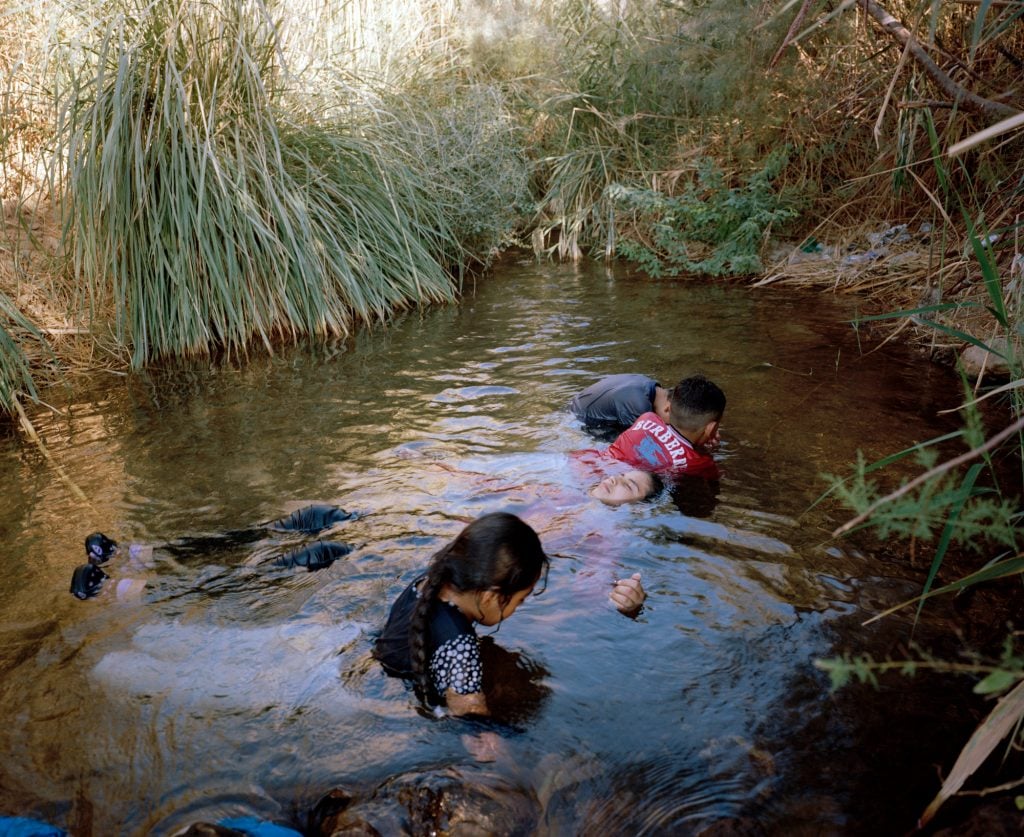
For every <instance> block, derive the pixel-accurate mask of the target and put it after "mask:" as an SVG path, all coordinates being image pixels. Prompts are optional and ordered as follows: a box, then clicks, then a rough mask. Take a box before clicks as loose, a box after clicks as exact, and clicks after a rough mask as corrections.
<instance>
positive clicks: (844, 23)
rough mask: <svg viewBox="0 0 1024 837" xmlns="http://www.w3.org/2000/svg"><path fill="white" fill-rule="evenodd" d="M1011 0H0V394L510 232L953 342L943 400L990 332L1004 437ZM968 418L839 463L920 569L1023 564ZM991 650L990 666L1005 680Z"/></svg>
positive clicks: (439, 290)
mask: <svg viewBox="0 0 1024 837" xmlns="http://www.w3.org/2000/svg"><path fill="white" fill-rule="evenodd" d="M1022 18H1024V9H1021V8H1020V7H1019V4H1015V3H1006V2H1000V0H978V2H971V0H916V1H915V0H888V2H883V3H875V2H873V0H789V1H788V2H784V0H777V1H776V2H766V1H765V0H692V1H690V0H681V2H664V0H660V1H659V0H623V2H603V0H555V2H539V0H538V1H537V2H528V0H521V2H515V0H494V2H484V0H461V1H460V0H435V1H434V2H423V3H420V4H409V3H407V2H400V0H378V2H372V3H371V2H369V0H349V2H323V3H317V2H299V3H289V4H284V3H277V2H269V3H259V2H246V0H217V2H214V3H199V2H194V0H173V2H163V3H151V4H147V3H145V2H141V0H111V2H103V3H100V2H84V1H83V0H79V2H60V3H46V4H43V3H37V4H33V3H27V4H13V3H7V4H6V8H4V9H3V10H2V12H0V173H2V180H0V198H2V199H3V220H4V235H3V239H2V241H0V252H2V258H0V410H2V411H3V412H4V413H5V414H8V415H17V416H20V418H21V420H22V422H23V426H24V427H26V428H27V429H28V430H31V424H30V423H29V420H28V418H27V417H26V415H25V412H24V405H25V404H26V403H28V402H30V401H34V400H37V399H39V395H40V393H41V392H42V389H43V387H44V386H49V385H52V384H55V383H60V382H67V381H69V380H71V379H72V378H73V375H74V373H75V372H76V371H78V370H82V369H88V370H93V369H96V368H109V369H112V370H115V371H123V370H126V369H130V368H140V367H144V366H147V365H150V364H153V363H157V362H160V361H162V360H165V359H169V358H175V357H181V356H196V355H199V356H203V355H214V354H216V355H222V354H226V355H228V356H230V357H244V355H246V353H248V352H250V351H267V350H273V347H274V346H275V345H276V344H279V343H281V342H283V341H292V340H298V339H305V338H321V339H333V338H341V337H345V336H347V335H349V334H351V333H352V331H353V330H354V329H356V328H359V327H361V326H363V325H366V324H373V323H379V322H383V321H386V320H387V318H388V316H389V314H390V313H391V312H393V311H395V310H398V309H402V308H406V307H409V306H415V305H420V304H425V303H444V302H454V301H456V300H457V299H458V298H459V296H460V294H462V293H463V292H465V291H466V290H467V287H468V285H469V283H471V282H474V281H478V277H479V276H480V275H481V274H484V278H483V279H482V281H486V276H485V274H486V268H487V266H488V265H489V264H490V262H491V260H492V259H494V258H495V256H496V255H497V254H498V253H500V252H501V251H502V250H503V249H505V248H508V247H512V246H526V247H532V248H533V250H534V251H535V252H536V253H537V254H538V256H539V257H542V258H555V259H568V260H578V259H586V258H607V259H611V258H625V259H629V260H631V261H633V262H635V263H636V264H638V265H639V266H640V267H642V268H643V269H644V270H645V271H646V272H647V273H649V274H650V275H651V276H652V277H655V278H657V277H661V276H694V277H700V278H701V279H703V280H706V279H707V278H714V279H719V278H720V279H723V280H724V279H738V280H741V281H746V282H750V283H752V284H757V285H760V286H768V285H773V284H785V285H801V286H805V287H814V288H820V289H821V290H822V291H825V292H842V293H856V294H859V295H860V296H861V297H862V298H863V299H864V305H865V308H867V309H869V310H870V311H871V312H873V313H875V314H878V315H879V317H878V319H875V320H872V321H871V327H872V328H873V329H879V330H881V331H880V333H881V334H882V335H883V336H885V337H893V336H898V338H899V339H902V340H909V341H911V342H915V343H917V344H919V345H920V346H921V347H922V348H924V349H926V350H927V351H928V352H929V353H930V354H931V355H932V356H933V357H939V358H942V359H946V360H953V359H954V358H956V357H958V356H959V355H960V354H961V352H962V351H963V350H964V349H965V348H971V349H974V350H977V351H978V352H980V362H979V363H978V364H976V366H975V367H974V375H975V376H976V378H975V379H972V380H971V381H970V382H968V391H969V395H968V396H967V398H968V399H972V398H975V397H977V396H979V395H980V394H981V393H980V392H979V391H978V390H977V384H978V383H980V380H981V373H980V367H991V366H993V365H996V364H998V365H999V366H1000V367H1001V374H1003V375H1004V376H1005V377H1006V378H1008V379H1009V380H1010V382H1011V383H1010V384H1009V385H1007V387H1006V388H1005V389H1004V391H1003V392H1002V393H1001V394H1000V395H997V396H995V397H1003V398H1007V399H1009V400H1008V401H1007V402H1005V412H1006V413H1007V414H1008V415H1009V416H1010V418H1009V419H1007V421H1006V422H1005V423H1004V424H1005V427H1007V428H1009V429H1010V432H1009V433H1008V437H1009V438H1010V439H1011V441H1012V440H1013V439H1020V438H1021V436H1020V434H1019V429H1020V428H1019V427H1016V429H1014V428H1015V425H1014V421H1015V417H1016V416H1019V415H1020V406H1021V405H1020V403H1019V392H1020V390H1019V388H1018V386H1017V385H1018V384H1019V382H1020V381H1021V380H1022V372H1024V370H1022V369H1021V364H1020V359H1019V348H1020V333H1021V322H1022V311H1021V306H1022V293H1024V256H1021V254H1020V248H1019V238H1020V235H1019V229H1018V227H1019V223H1020V222H1019V215H1020V212H1021V208H1022V201H1021V190H1022V188H1024V164H1022V160H1024V155H1022V153H1021V151H1022V148H1021V144H1022V141H1024V139H1022V138H1024V133H1022V132H1021V125H1020V120H1018V119H1017V118H1016V114H1017V113H1018V112H1019V111H1020V110H1021V109H1022V108H1024V25H1022ZM1003 120H1009V122H1007V123H1004V127H1003V128H1002V129H1000V130H999V131H998V132H994V133H993V135H992V136H990V137H989V138H987V139H984V140H975V139H972V137H975V136H976V135H977V133H978V132H979V131H983V130H985V129H988V128H992V127H993V126H994V125H996V124H997V123H1000V122H1001V121H1003ZM957 143H963V144H964V145H966V146H967V147H965V148H963V150H958V151H957V153H955V154H952V155H951V154H950V153H949V152H950V149H952V148H954V147H955V146H956V145H957ZM892 312H897V313H896V314H893V313H892ZM993 400H994V399H993ZM985 437H986V433H985V432H984V430H983V429H982V428H981V427H980V426H979V425H978V423H977V422H976V421H975V422H973V423H972V422H970V421H969V422H968V426H967V429H966V430H965V431H964V434H963V438H964V440H965V442H966V443H967V447H968V451H969V452H970V453H971V454H972V455H971V456H969V457H968V458H967V459H965V460H964V461H963V463H962V464H963V465H964V466H965V470H963V471H959V470H955V469H952V468H947V469H944V470H943V469H941V468H940V467H939V466H938V465H936V462H935V461H934V460H929V459H925V460H923V462H924V464H925V467H928V466H932V467H934V468H935V470H936V473H935V474H934V475H933V477H934V479H933V480H931V481H925V482H924V483H923V486H922V488H921V489H920V491H918V493H913V494H912V493H910V491H909V490H908V491H906V492H904V493H902V494H899V495H898V496H897V497H896V498H894V499H896V500H906V499H908V498H909V499H911V500H913V504H912V505H911V506H910V507H906V508H901V507H899V506H894V505H892V504H885V503H881V502H880V500H881V498H882V495H883V494H884V490H883V489H881V488H875V487H874V486H871V485H870V484H869V483H868V481H867V479H866V474H867V473H869V472H870V466H864V467H863V468H862V469H861V473H860V474H859V475H858V477H857V478H855V479H853V480H851V481H850V482H849V483H843V485H844V486H847V487H846V488H845V489H842V490H839V489H837V491H839V493H840V494H843V491H845V494H843V498H844V500H845V501H846V502H847V503H849V504H850V506H851V507H852V508H855V509H856V510H857V511H858V512H861V513H864V514H869V513H870V514H872V515H874V519H875V520H876V521H878V520H881V521H882V522H883V524H884V525H886V526H889V527H890V528H889V529H888V530H886V531H887V532H888V533H889V534H901V535H905V536H907V537H909V538H911V539H913V540H914V541H915V542H918V543H922V544H923V543H930V544H932V547H931V548H932V549H933V550H934V556H935V557H934V559H933V560H932V561H931V569H930V571H929V575H928V580H927V585H926V589H930V588H931V587H932V586H933V582H935V581H936V580H937V579H939V578H940V576H939V570H940V568H941V566H942V564H943V561H944V558H945V555H946V553H947V551H948V549H949V547H950V545H951V544H955V543H956V542H957V541H958V540H959V541H960V542H963V543H972V544H974V545H975V546H980V549H981V550H982V552H983V554H984V556H985V558H986V560H987V559H989V558H991V559H992V560H993V561H994V562H995V563H994V564H993V565H992V566H995V567H996V570H992V569H990V568H989V569H987V570H986V571H987V572H988V575H987V576H985V578H988V577H991V576H994V575H996V574H1002V575H1006V574H1010V573H1019V571H1020V567H1019V566H1018V564H1015V563H1012V562H1015V561H1018V560H1019V559H1018V558H1017V550H1018V538H1017V535H1016V527H1017V523H1018V518H1017V513H1016V505H1015V502H1016V501H1014V500H1010V499H1006V498H1013V497H1017V496H1018V495H1019V485H1016V484H1014V485H1006V483H1005V480H1003V482H1001V483H1000V482H998V481H997V480H996V478H995V477H994V476H993V475H992V473H990V472H994V471H995V469H994V468H992V467H991V466H992V464H993V463H992V461H991V454H992V451H991V449H990V448H986V447H985V445H986V441H985ZM990 439H991V437H990ZM926 447H927V446H922V448H921V449H916V450H914V451H913V453H915V454H920V453H922V450H925V448H926ZM1018 453H1019V452H1018ZM923 455H924V456H926V457H927V452H926V451H925V453H924V454H923ZM1014 455H1016V454H1014ZM1004 459H1005V457H1004ZM979 463H980V464H979ZM958 464H960V463H958ZM986 465H987V466H989V467H988V470H987V471H984V472H983V468H984V466H986ZM983 486H984V487H983ZM993 488H996V489H998V491H997V492H996V493H995V494H993V493H992V489H993ZM897 490H899V489H897ZM993 498H994V499H993ZM880 509H882V510H883V511H886V512H887V513H888V517H883V518H879V517H878V512H879V510H880ZM922 509H924V510H925V512H922ZM901 515H902V516H901ZM894 521H897V522H894ZM986 550H990V551H986ZM1000 562H1003V563H1000ZM1005 562H1011V563H1005ZM1007 659H1008V660H1009V662H1006V663H1005V665H1002V667H1001V668H998V667H997V668H998V670H999V671H1002V672H1003V675H1002V680H1000V681H999V683H1000V689H990V690H989V691H993V692H998V691H1009V693H1010V695H1011V697H1013V700H1014V701H1016V703H1015V704H1014V706H1015V707H1017V704H1019V703H1021V702H1022V701H1024V699H1022V698H1021V697H1020V696H1019V695H1020V694H1021V692H1020V690H1021V689H1022V687H1021V686H1020V685H1019V683H1020V677H1021V672H1022V671H1024V664H1021V663H1020V660H1019V656H1014V655H1012V654H1011V655H1010V656H1009V657H1008V658H1007ZM855 668H856V667H855ZM870 670H871V664H869V663H868V662H865V661H861V663H859V668H856V671H858V672H859V673H861V674H864V675H865V676H866V673H867V672H869V671H870ZM991 682H993V681H989V683H990V685H991ZM1011 690H1012V691H1011ZM1016 711H1017V717H1019V716H1020V715H1021V714H1022V713H1024V710H1021V709H1019V708H1016ZM954 790H955V789H954Z"/></svg>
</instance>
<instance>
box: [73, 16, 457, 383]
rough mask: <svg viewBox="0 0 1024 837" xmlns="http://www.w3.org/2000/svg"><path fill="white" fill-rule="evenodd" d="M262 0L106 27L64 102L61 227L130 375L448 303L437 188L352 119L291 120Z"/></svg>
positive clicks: (447, 239)
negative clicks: (162, 363)
mask: <svg viewBox="0 0 1024 837" xmlns="http://www.w3.org/2000/svg"><path fill="white" fill-rule="evenodd" d="M277 27H278V24H277V22H276V21H275V20H273V19H272V18H271V17H269V14H268V10H267V9H266V7H264V6H263V5H261V4H258V3H250V2H247V1H246V0H231V2H225V3H223V4H205V3H199V2H193V0H176V2H173V3H157V4H140V5H139V6H138V8H125V10H124V12H123V13H117V14H115V15H114V16H113V17H112V18H111V19H110V20H109V21H106V25H105V26H103V27H99V28H97V30H96V40H95V42H94V43H93V44H91V48H92V49H93V50H94V60H93V61H91V62H88V63H86V64H84V65H81V66H78V67H74V68H73V73H72V76H71V83H70V86H69V87H68V88H67V90H66V95H65V98H64V99H63V101H62V106H63V110H62V116H63V124H62V132H61V139H62V142H63V146H62V148H63V150H64V153H65V154H66V163H67V171H68V174H67V187H68V194H69V201H68V205H67V210H68V211H67V218H66V231H67V233H68V235H69V237H70V238H71V239H73V242H74V244H73V246H74V256H75V266H76V269H77V272H78V274H79V275H80V276H81V277H82V278H83V279H84V280H85V291H86V294H87V297H88V299H89V301H90V302H91V304H92V306H93V307H94V309H95V308H99V307H101V306H103V305H109V306H111V307H113V309H114V310H115V311H116V331H117V336H118V337H119V339H120V340H121V341H122V342H123V343H125V344H127V345H130V346H131V347H132V360H133V363H134V364H135V365H142V364H143V363H145V362H147V361H149V360H152V359H154V358H157V357H161V356H163V355H171V354H195V353H205V352H207V351H209V350H210V349H211V348H212V347H222V348H224V349H226V350H228V351H235V352H240V351H245V350H246V348H247V346H248V344H249V343H250V342H251V341H252V340H253V339H254V338H255V339H259V340H261V341H262V342H263V343H264V344H265V345H267V346H268V347H269V346H270V345H272V341H273V340H274V339H275V338H276V337H295V336H298V335H303V334H312V335H326V334H332V335H338V334H345V333H347V331H348V329H349V327H350V324H351V322H352V321H353V319H361V320H372V319H379V318H383V317H385V316H386V315H387V313H388V312H389V311H390V310H391V309H393V308H395V307H401V306H405V305H409V304H411V303H416V302H420V301H437V300H446V299H451V298H452V297H453V295H454V287H453V285H452V282H451V280H450V278H449V277H448V275H447V274H446V273H445V271H444V270H443V269H442V267H441V264H442V263H447V262H448V261H450V260H451V259H453V258H456V257H457V256H458V254H459V250H458V246H457V244H456V243H455V242H454V241H453V240H452V238H451V236H450V235H449V233H448V230H447V226H446V223H445V220H444V217H443V215H441V214H440V213H439V212H438V210H437V209H436V207H435V206H434V205H433V203H432V201H431V200H430V199H429V192H428V189H427V183H426V182H425V180H424V177H423V175H422V173H421V172H419V171H418V170H417V169H415V168H414V167H413V166H412V165H411V164H409V163H407V162H403V161H401V160H397V159H394V158H388V157H386V156H383V155H382V154H381V153H380V152H379V150H378V143H377V142H376V141H375V139H374V137H373V136H372V135H368V133H367V132H366V131H365V130H364V125H362V124H360V123H359V122H357V121H356V120H354V119H348V120H345V121H337V120H335V121H332V120H326V119H322V120H319V121H314V120H311V119H308V118H307V119H294V118H289V117H288V116H287V115H286V114H285V113H284V112H282V111H281V109H280V108H279V99H280V90H281V88H282V87H283V84H284V76H283V73H282V68H281V66H280V64H279V59H280V54H279V49H278V47H279V42H278V28H277Z"/></svg>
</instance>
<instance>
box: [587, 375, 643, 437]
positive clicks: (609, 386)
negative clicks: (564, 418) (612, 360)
mask: <svg viewBox="0 0 1024 837" xmlns="http://www.w3.org/2000/svg"><path fill="white" fill-rule="evenodd" d="M657 385H658V382H657V381H655V380H654V379H653V378H648V377H647V376H646V375H636V374H632V373H623V374H619V375H609V376H608V377H606V378H602V379H601V380H600V381H598V382H597V383H596V384H592V385H591V386H589V387H587V388H586V389H585V390H583V392H581V393H579V395H577V396H576V397H575V398H573V399H572V401H571V402H570V403H569V409H570V410H572V412H573V413H574V414H575V415H576V416H577V417H578V418H579V419H580V421H582V422H583V423H584V424H616V425H621V426H622V427H628V426H629V425H631V424H632V423H633V422H634V421H636V420H637V419H638V418H639V417H640V416H641V415H642V414H643V413H647V412H650V411H651V410H652V409H653V408H654V389H655V387H656V386H657Z"/></svg>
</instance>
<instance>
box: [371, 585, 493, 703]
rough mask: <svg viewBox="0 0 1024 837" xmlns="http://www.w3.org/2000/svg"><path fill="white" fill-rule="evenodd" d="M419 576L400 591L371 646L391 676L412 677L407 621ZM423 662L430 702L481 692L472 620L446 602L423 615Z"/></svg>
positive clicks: (440, 603)
mask: <svg viewBox="0 0 1024 837" xmlns="http://www.w3.org/2000/svg"><path fill="white" fill-rule="evenodd" d="M422 580H423V576H420V577H419V578H417V579H416V580H415V581H413V582H412V584H410V585H409V586H408V587H406V588H405V590H404V591H403V592H402V595H400V596H399V597H398V598H397V599H396V600H395V603H394V604H393V605H392V606H391V613H390V615H389V616H388V621H387V624H386V625H385V626H384V630H383V631H382V632H381V635H380V636H379V637H378V638H377V641H376V643H375V644H374V647H373V656H374V657H376V658H377V659H378V660H380V662H381V663H382V664H383V666H384V670H385V671H386V672H387V673H388V674H390V675H392V676H393V677H412V676H413V671H412V657H411V654H410V651H409V622H410V621H411V619H412V612H413V610H414V609H415V607H416V601H417V599H418V598H419V591H418V587H419V583H420V582H421V581H422ZM426 648H427V660H428V667H429V670H430V676H431V681H432V683H433V686H434V689H435V691H436V695H432V696H431V701H432V702H434V703H444V694H445V692H446V691H447V690H448V689H451V690H452V691H454V692H455V693H457V694H460V695H469V694H474V693H476V692H482V691H483V667H482V666H481V663H480V648H479V645H478V641H477V636H476V630H475V629H474V627H473V623H472V621H470V620H469V619H467V618H466V617H465V616H464V615H463V613H462V611H460V610H459V609H458V608H457V607H455V605H453V604H449V603H448V602H442V601H436V602H434V604H433V606H432V607H431V609H430V612H429V613H428V614H427V643H426Z"/></svg>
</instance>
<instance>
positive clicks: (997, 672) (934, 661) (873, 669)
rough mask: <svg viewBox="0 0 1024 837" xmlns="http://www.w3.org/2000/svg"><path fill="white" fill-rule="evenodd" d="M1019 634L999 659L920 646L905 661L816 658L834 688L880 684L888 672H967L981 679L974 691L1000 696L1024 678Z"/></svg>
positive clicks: (1008, 642)
mask: <svg viewBox="0 0 1024 837" xmlns="http://www.w3.org/2000/svg"><path fill="white" fill-rule="evenodd" d="M1016 639H1017V637H1016V636H1015V635H1011V636H1008V637H1006V639H1005V640H1004V642H1003V648H1002V652H1001V653H1000V655H999V659H998V660H989V661H985V660H975V661H972V662H956V663H954V662H949V661H947V660H942V659H938V658H936V657H933V656H931V655H929V654H927V653H925V652H924V651H922V650H921V649H917V650H916V656H915V657H907V658H906V659H902V660H891V659H889V660H875V659H874V658H873V657H872V656H871V655H870V654H859V655H851V654H843V655H841V656H839V657H833V658H830V659H826V660H816V661H815V663H814V665H815V667H816V668H818V669H820V670H821V671H824V672H826V673H827V674H828V676H829V680H830V683H831V687H832V689H833V691H834V690H836V689H840V688H842V687H843V686H846V685H847V684H848V683H850V682H851V681H857V682H859V683H867V684H869V685H871V686H875V687H877V686H878V685H879V681H878V676H879V675H881V674H887V673H896V674H902V675H903V676H905V677H913V676H915V675H916V674H917V673H918V672H921V671H934V672H943V673H951V674H967V675H972V676H975V677H977V678H978V680H977V682H976V683H975V684H974V692H975V694H979V695H998V694H1003V693H1005V692H1008V691H1009V690H1010V689H1011V688H1012V687H1013V686H1015V685H1016V684H1017V683H1018V682H1020V681H1021V680H1022V679H1024V652H1022V651H1021V650H1020V649H1018V648H1017V642H1016Z"/></svg>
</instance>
